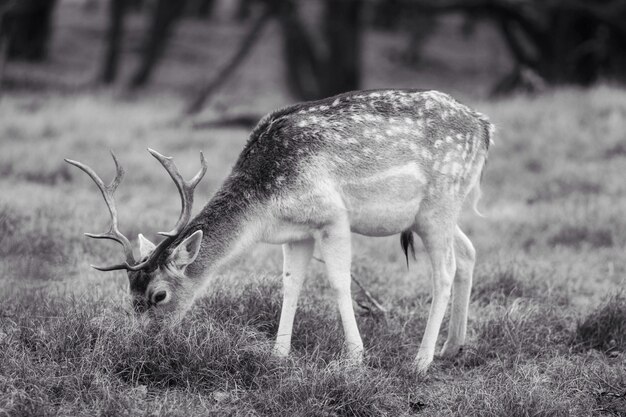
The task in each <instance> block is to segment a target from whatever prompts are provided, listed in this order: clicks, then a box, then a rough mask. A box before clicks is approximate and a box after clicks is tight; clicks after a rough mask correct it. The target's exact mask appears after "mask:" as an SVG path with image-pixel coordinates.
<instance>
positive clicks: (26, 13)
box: [0, 0, 56, 61]
mask: <svg viewBox="0 0 626 417" xmlns="http://www.w3.org/2000/svg"><path fill="white" fill-rule="evenodd" d="M55 6H56V0H18V1H15V2H13V3H12V6H11V7H9V8H8V9H7V10H6V11H5V14H4V17H3V23H2V26H1V29H0V30H1V32H0V38H3V39H5V40H8V41H7V42H8V46H7V58H8V59H25V60H29V61H41V60H43V59H45V58H46V56H47V54H48V44H49V40H50V36H51V34H52V16H53V12H54V8H55Z"/></svg>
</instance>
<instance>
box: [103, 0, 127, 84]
mask: <svg viewBox="0 0 626 417" xmlns="http://www.w3.org/2000/svg"><path fill="white" fill-rule="evenodd" d="M125 14H126V0H110V1H109V29H108V34H107V47H106V51H105V55H104V60H103V65H102V72H101V74H100V81H102V82H103V83H105V84H110V83H112V82H114V81H115V79H116V78H117V73H118V67H119V62H120V54H121V49H122V39H123V36H124V15H125Z"/></svg>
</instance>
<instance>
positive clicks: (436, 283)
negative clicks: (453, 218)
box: [415, 227, 456, 372]
mask: <svg viewBox="0 0 626 417" xmlns="http://www.w3.org/2000/svg"><path fill="white" fill-rule="evenodd" d="M450 229H451V228H450ZM453 230H454V229H451V230H450V231H448V230H447V228H443V229H442V228H441V227H439V228H428V229H426V230H423V231H420V236H421V237H422V240H423V241H424V246H425V247H426V250H427V252H428V255H429V256H430V261H431V266H432V282H433V291H432V302H431V306H430V313H429V315H428V322H427V323H426V330H424V336H423V338H422V343H421V344H420V347H419V350H418V352H417V357H416V358H415V365H416V367H417V370H418V371H419V372H424V371H426V370H427V369H428V366H429V365H430V364H431V362H432V361H433V358H434V356H435V345H436V344H437V337H438V336H439V330H440V328H441V322H442V321H443V316H444V315H445V313H446V308H447V306H448V301H449V300H450V290H451V287H452V280H453V278H454V273H455V269H456V264H455V258H454V248H453V234H452V232H453Z"/></svg>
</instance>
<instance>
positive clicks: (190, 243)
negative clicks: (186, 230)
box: [170, 230, 202, 269]
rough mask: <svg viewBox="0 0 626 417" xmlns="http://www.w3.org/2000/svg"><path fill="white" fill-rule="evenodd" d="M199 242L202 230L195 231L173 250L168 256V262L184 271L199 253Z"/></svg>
mask: <svg viewBox="0 0 626 417" xmlns="http://www.w3.org/2000/svg"><path fill="white" fill-rule="evenodd" d="M201 242H202V230H197V231H195V232H194V233H193V234H192V235H191V236H189V237H188V238H187V239H185V240H183V241H182V243H181V244H180V245H178V246H177V247H176V249H174V251H173V252H172V254H171V255H170V261H171V262H173V263H174V265H176V266H177V267H178V268H180V269H185V267H187V265H189V264H191V263H192V262H193V261H195V260H196V257H197V256H198V252H200V243H201Z"/></svg>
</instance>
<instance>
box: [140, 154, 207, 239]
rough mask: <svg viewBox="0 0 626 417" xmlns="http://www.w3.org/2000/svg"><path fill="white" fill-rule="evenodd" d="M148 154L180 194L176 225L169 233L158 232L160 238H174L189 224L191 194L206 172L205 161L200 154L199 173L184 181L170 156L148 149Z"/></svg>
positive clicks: (191, 203)
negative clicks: (158, 164) (153, 158)
mask: <svg viewBox="0 0 626 417" xmlns="http://www.w3.org/2000/svg"><path fill="white" fill-rule="evenodd" d="M148 152H150V154H151V155H152V156H154V157H155V158H156V159H157V160H158V161H159V162H160V163H161V165H163V168H165V170H166V171H167V173H168V174H170V177H172V180H174V184H176V188H178V193H179V194H180V199H181V203H182V207H181V211H180V217H179V218H178V221H177V222H176V225H175V226H174V228H173V229H172V230H170V231H169V232H159V234H160V235H161V236H167V237H176V236H178V234H179V233H180V232H181V231H182V229H183V228H184V227H185V226H186V225H187V223H189V219H190V218H191V208H192V206H193V192H194V190H195V188H196V185H198V183H199V182H200V180H202V177H204V174H206V171H207V164H206V160H205V159H204V154H203V153H202V152H200V164H201V165H202V167H201V168H200V171H199V172H198V173H197V174H196V175H195V176H194V177H193V178H192V179H191V180H190V181H185V180H184V179H183V176H182V175H180V172H178V168H176V165H175V164H174V159H173V158H172V157H171V156H164V155H161V154H160V153H158V152H157V151H155V150H154V149H150V148H148Z"/></svg>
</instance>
